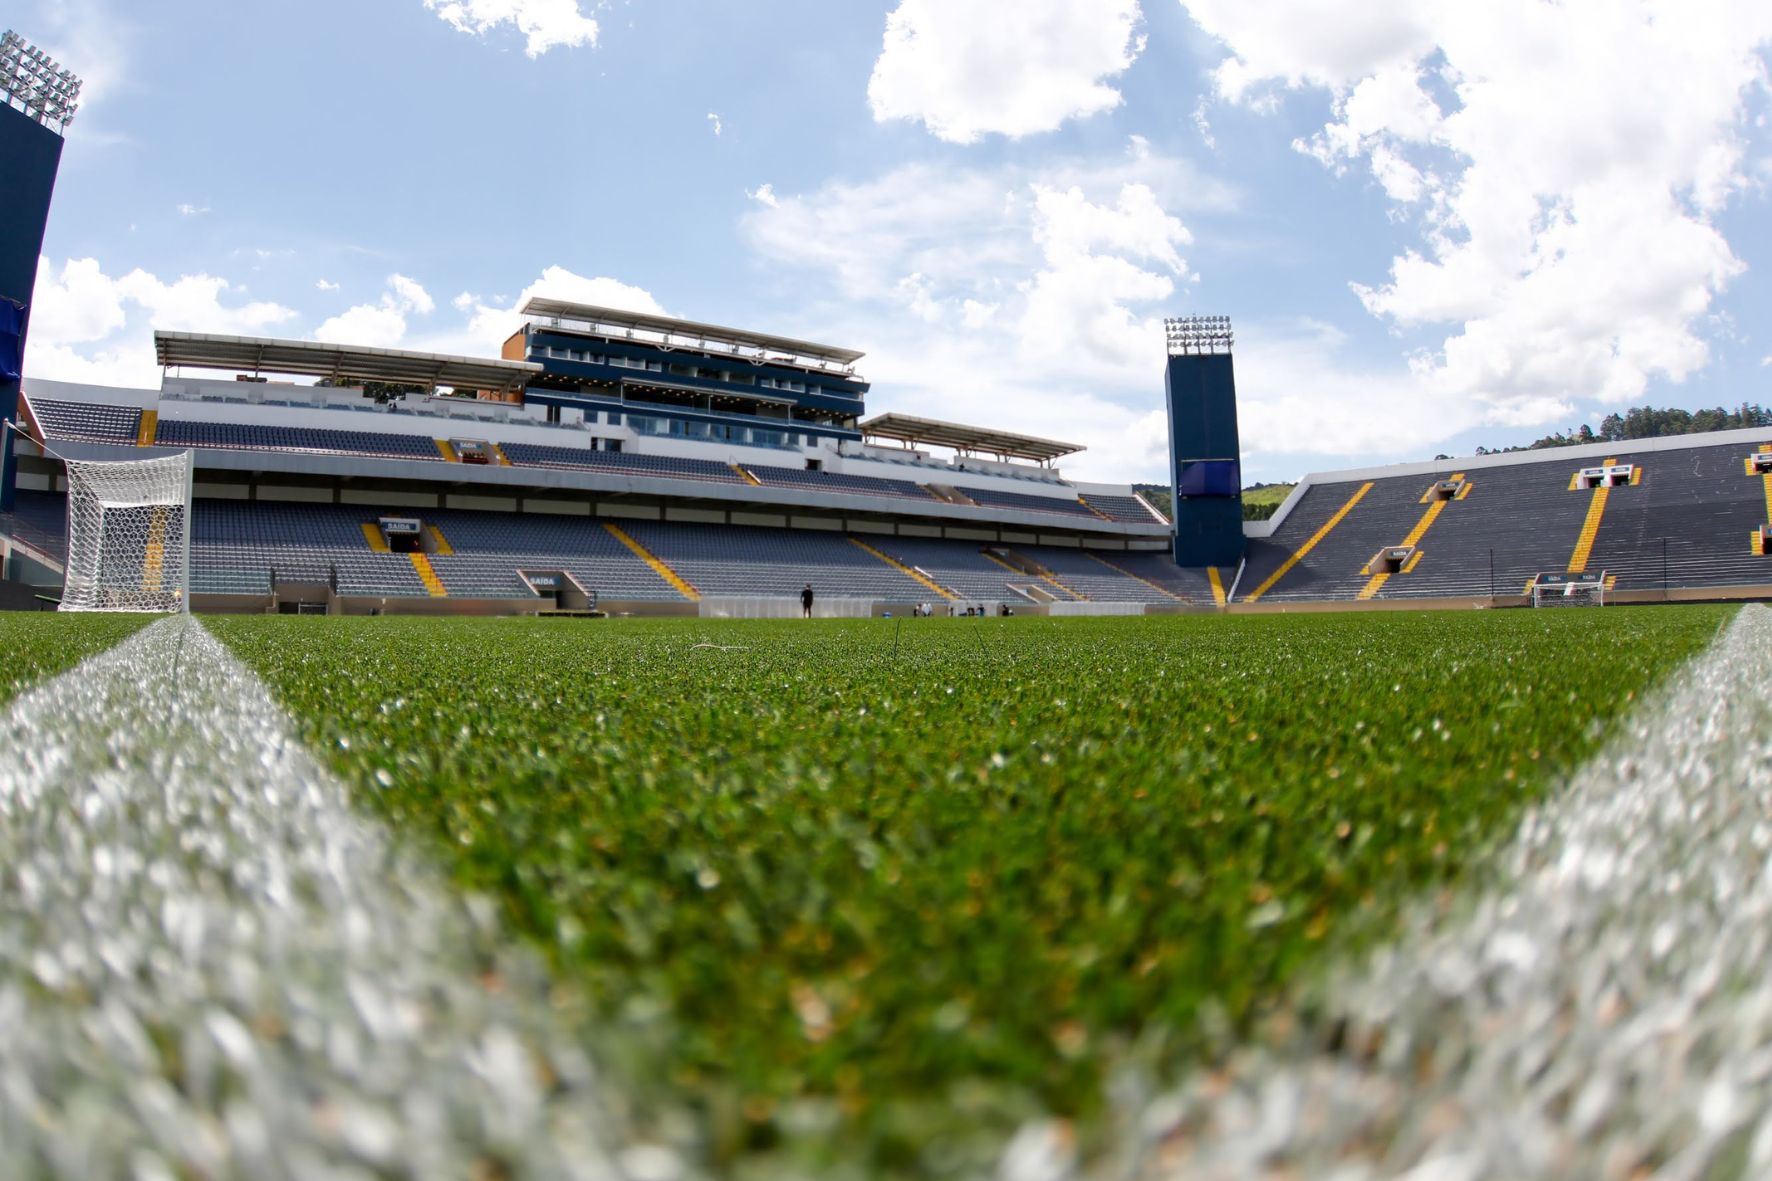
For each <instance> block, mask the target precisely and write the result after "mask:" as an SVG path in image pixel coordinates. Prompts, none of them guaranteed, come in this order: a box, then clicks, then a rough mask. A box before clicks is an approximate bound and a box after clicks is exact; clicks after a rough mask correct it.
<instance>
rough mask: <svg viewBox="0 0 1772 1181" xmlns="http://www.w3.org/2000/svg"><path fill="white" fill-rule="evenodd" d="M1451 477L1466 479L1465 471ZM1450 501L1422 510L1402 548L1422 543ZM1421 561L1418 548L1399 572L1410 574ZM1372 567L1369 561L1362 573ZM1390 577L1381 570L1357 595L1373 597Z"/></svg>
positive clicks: (1454, 473) (1409, 547)
mask: <svg viewBox="0 0 1772 1181" xmlns="http://www.w3.org/2000/svg"><path fill="white" fill-rule="evenodd" d="M1450 478H1451V479H1454V480H1462V479H1464V473H1463V472H1453V473H1452V475H1451V477H1450ZM1449 503H1451V502H1450V501H1445V500H1436V501H1434V502H1433V503H1432V504H1430V505H1428V506H1427V508H1426V509H1425V510H1424V511H1423V512H1422V514H1421V519H1420V520H1418V521H1416V522H1415V528H1413V529H1411V530H1409V536H1407V537H1405V538H1403V541H1402V545H1401V548H1403V549H1411V548H1413V547H1415V546H1417V545H1420V544H1421V539H1422V538H1423V537H1425V536H1427V531H1428V530H1429V529H1431V528H1433V525H1434V522H1435V521H1436V520H1438V519H1439V516H1440V514H1441V513H1443V512H1445V511H1446V506H1447V505H1448V504H1449ZM1385 548H1386V549H1389V548H1391V547H1390V546H1386V547H1385ZM1420 561H1421V551H1419V550H1417V551H1416V552H1415V553H1413V554H1410V555H1409V560H1408V561H1406V562H1404V563H1403V569H1402V570H1401V571H1400V572H1399V573H1403V574H1408V573H1410V572H1412V571H1413V570H1414V569H1415V566H1416V564H1417V563H1418V562H1420ZM1371 569H1372V564H1371V563H1370V562H1368V563H1367V564H1366V565H1365V566H1364V567H1362V568H1361V570H1360V573H1361V574H1366V573H1368V572H1370V571H1371ZM1390 577H1391V576H1390V573H1389V572H1388V571H1380V572H1379V573H1377V574H1374V575H1372V577H1371V579H1370V580H1368V581H1367V583H1366V585H1365V586H1363V587H1361V588H1360V593H1359V595H1358V596H1357V597H1358V598H1361V599H1370V598H1372V597H1373V596H1374V595H1376V594H1377V593H1378V592H1379V591H1380V590H1382V589H1384V584H1385V583H1386V582H1388V581H1390Z"/></svg>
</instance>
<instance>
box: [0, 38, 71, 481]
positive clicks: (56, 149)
mask: <svg viewBox="0 0 1772 1181" xmlns="http://www.w3.org/2000/svg"><path fill="white" fill-rule="evenodd" d="M0 100H4V101H0V421H4V422H6V423H13V422H17V421H18V398H19V381H20V378H21V373H22V370H23V368H24V356H25V332H26V330H27V329H28V328H29V327H30V322H31V309H30V306H29V305H30V302H31V292H32V290H33V289H34V288H35V287H36V284H37V260H38V258H40V257H41V256H42V254H43V230H44V227H45V226H46V225H47V224H48V222H49V201H50V198H51V197H52V196H53V195H54V193H55V174H56V170H57V169H58V168H60V166H61V158H62V136H63V134H64V133H65V132H66V131H67V129H68V124H69V123H71V122H73V119H74V113H75V112H76V111H78V110H79V109H80V79H79V78H77V77H75V76H74V74H73V72H72V71H71V70H69V69H67V68H66V67H64V66H62V65H61V64H59V63H58V62H56V61H55V59H54V58H52V57H50V56H49V55H48V54H47V53H44V52H43V51H42V50H41V49H38V48H37V47H36V46H35V45H32V44H31V43H30V42H29V41H26V40H25V39H24V38H23V37H20V36H19V35H18V34H17V33H15V32H13V31H12V30H10V29H8V30H7V31H6V32H5V34H4V35H0ZM11 432H12V428H11V427H10V426H7V427H4V428H0V512H10V511H11V510H12V499H13V486H14V483H15V478H16V475H17V472H16V468H15V462H16V461H15V460H14V458H13V454H12V433H11Z"/></svg>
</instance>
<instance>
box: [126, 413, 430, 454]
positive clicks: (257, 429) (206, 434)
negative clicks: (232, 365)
mask: <svg viewBox="0 0 1772 1181" xmlns="http://www.w3.org/2000/svg"><path fill="white" fill-rule="evenodd" d="M154 441H155V442H156V443H159V444H160V445H162V446H166V447H217V448H222V449H226V450H241V451H311V452H338V453H345V454H351V455H370V456H375V457H377V458H380V459H424V460H433V461H436V462H442V459H443V456H442V455H441V454H440V453H439V452H438V451H437V444H436V442H435V441H434V440H433V439H432V438H431V436H430V435H428V434H426V435H395V434H384V433H382V432H379V431H341V430H330V429H323V428H319V427H282V426H261V425H258V424H248V423H233V422H194V421H189V420H186V419H161V420H160V423H159V426H158V428H157V430H156V431H155V434H154Z"/></svg>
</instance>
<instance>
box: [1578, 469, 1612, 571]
mask: <svg viewBox="0 0 1772 1181" xmlns="http://www.w3.org/2000/svg"><path fill="white" fill-rule="evenodd" d="M1608 462H1610V461H1608ZM1611 498H1612V489H1610V488H1607V487H1605V486H1604V485H1602V486H1601V487H1598V488H1595V489H1594V490H1593V499H1592V500H1590V501H1588V505H1587V518H1586V519H1585V520H1583V521H1582V522H1581V532H1580V533H1578V534H1576V535H1575V548H1574V549H1573V550H1571V551H1570V553H1569V567H1568V570H1569V573H1571V574H1581V573H1584V572H1585V571H1586V570H1587V563H1588V559H1589V558H1591V557H1593V552H1594V542H1595V541H1597V540H1598V539H1599V536H1600V522H1602V521H1604V520H1605V519H1606V502H1607V501H1608V500H1610V499H1611Z"/></svg>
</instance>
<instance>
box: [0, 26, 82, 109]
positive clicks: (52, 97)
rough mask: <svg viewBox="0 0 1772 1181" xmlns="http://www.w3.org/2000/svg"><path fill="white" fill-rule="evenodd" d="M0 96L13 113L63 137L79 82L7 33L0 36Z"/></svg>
mask: <svg viewBox="0 0 1772 1181" xmlns="http://www.w3.org/2000/svg"><path fill="white" fill-rule="evenodd" d="M0 94H4V95H5V96H6V103H7V105H8V106H10V107H12V108H13V109H14V110H18V111H23V112H24V113H25V114H27V115H29V116H30V117H31V118H33V119H35V120H37V122H39V123H41V124H43V126H45V127H53V128H54V129H55V130H56V131H57V132H58V133H65V132H66V131H67V130H68V124H69V123H71V122H73V120H74V112H75V111H78V110H79V109H80V104H79V102H78V99H79V98H80V79H79V78H77V77H75V75H74V72H73V71H72V70H69V69H67V68H66V67H65V66H62V65H59V64H58V63H57V62H56V61H55V59H53V58H51V57H50V56H49V55H48V54H47V53H44V52H43V51H42V50H41V49H38V48H37V47H36V46H35V45H32V44H31V43H30V42H29V41H26V40H25V39H24V38H23V37H20V36H19V35H18V34H17V33H15V32H13V31H12V30H11V29H8V30H6V32H5V34H4V35H3V36H0Z"/></svg>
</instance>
